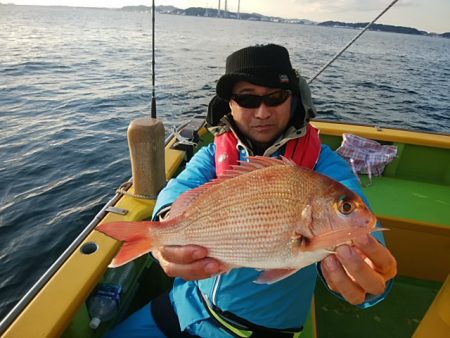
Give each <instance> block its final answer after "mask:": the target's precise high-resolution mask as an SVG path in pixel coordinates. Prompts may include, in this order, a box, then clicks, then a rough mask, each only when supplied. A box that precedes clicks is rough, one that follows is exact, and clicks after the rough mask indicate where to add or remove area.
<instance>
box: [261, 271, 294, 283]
mask: <svg viewBox="0 0 450 338" xmlns="http://www.w3.org/2000/svg"><path fill="white" fill-rule="evenodd" d="M298 270H299V269H272V270H264V271H263V272H262V273H261V274H260V275H259V277H258V279H256V280H255V281H254V283H256V284H273V283H276V282H279V281H280V280H282V279H285V278H287V277H289V276H291V275H293V274H294V273H296V272H297V271H298Z"/></svg>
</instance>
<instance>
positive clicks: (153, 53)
mask: <svg viewBox="0 0 450 338" xmlns="http://www.w3.org/2000/svg"><path fill="white" fill-rule="evenodd" d="M151 117H152V119H155V118H156V99H155V0H153V2H152V108H151Z"/></svg>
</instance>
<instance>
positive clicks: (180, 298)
mask: <svg viewBox="0 0 450 338" xmlns="http://www.w3.org/2000/svg"><path fill="white" fill-rule="evenodd" d="M274 155H277V154H274ZM246 156H247V153H246V151H245V149H241V152H240V157H241V160H243V159H245V158H246ZM314 170H316V171H318V172H320V173H322V174H325V175H327V176H329V177H332V178H333V179H335V180H337V181H339V182H341V183H342V184H344V185H346V186H347V187H348V188H350V189H351V190H353V191H355V192H356V193H358V194H359V195H360V196H362V197H363V199H365V197H364V195H363V192H362V190H361V187H360V185H359V182H358V179H357V178H356V177H355V175H354V174H353V172H352V170H351V168H350V166H349V165H348V164H347V162H345V160H343V159H342V158H341V157H340V156H339V155H338V154H336V153H335V152H334V151H332V150H331V149H330V148H329V147H328V146H326V145H323V146H322V150H321V154H320V157H319V161H318V163H317V165H316V167H315V169H314ZM215 177H216V172H215V145H214V144H210V145H209V146H206V147H203V148H202V149H200V150H199V151H198V152H197V154H196V155H195V156H194V157H193V158H192V159H191V160H190V161H189V163H188V164H187V165H186V169H185V170H184V171H182V172H181V173H180V174H179V175H178V176H177V177H176V178H174V179H172V180H170V181H169V182H168V184H167V186H166V187H165V188H164V189H163V190H162V191H161V193H160V194H159V197H158V200H157V203H156V206H155V211H154V215H157V214H158V213H159V211H160V210H162V209H164V208H165V207H167V206H170V205H171V204H172V203H173V202H174V201H175V200H176V199H177V198H178V196H180V194H182V193H183V192H185V191H187V190H190V189H193V188H196V187H198V186H200V185H202V184H204V183H206V182H208V181H210V180H212V179H214V178H215ZM366 202H367V201H366ZM374 235H375V236H377V237H378V239H379V240H380V241H381V242H383V238H382V234H381V233H380V232H377V233H375V234H374ZM259 274H260V271H257V270H255V269H251V268H239V269H233V270H231V271H230V272H229V273H227V274H224V275H220V276H215V277H212V278H209V279H204V280H199V281H185V280H183V279H180V278H177V279H176V280H175V283H174V287H173V289H172V292H171V300H172V303H173V306H174V309H175V311H176V313H177V314H178V317H179V321H180V326H181V329H182V330H184V329H186V328H188V329H189V331H191V333H197V334H199V335H200V336H202V334H201V333H202V332H199V331H201V322H202V321H203V320H207V319H208V318H209V314H208V312H207V311H206V309H205V308H204V307H203V305H202V302H201V300H200V298H199V295H198V291H197V288H198V289H200V291H201V292H202V293H203V294H204V295H205V296H206V297H207V298H208V299H209V300H210V301H211V302H213V303H214V304H215V305H216V306H218V307H219V308H221V309H222V310H223V311H230V312H232V313H234V314H236V315H238V316H239V317H242V318H245V319H247V320H248V321H250V322H253V323H255V324H258V325H262V326H268V327H271V328H278V329H286V328H299V327H302V326H303V323H304V322H305V320H306V317H307V315H308V312H309V310H310V307H311V301H312V297H313V293H314V288H315V284H316V279H317V275H320V264H313V265H310V266H307V267H305V268H303V269H301V270H299V271H298V272H297V273H295V274H294V275H292V276H290V277H288V278H285V279H283V280H281V281H279V282H277V283H274V284H271V285H268V284H256V283H254V282H253V281H254V280H256V279H257V277H258V275H259ZM388 289H389V288H387V290H388ZM387 292H388V291H386V292H385V294H386V293H387ZM385 294H384V295H381V296H377V297H370V296H369V297H368V298H367V299H366V302H365V303H363V304H361V305H360V307H362V308H365V307H369V306H372V305H374V304H376V303H378V302H379V301H380V300H382V299H383V298H384V297H385Z"/></svg>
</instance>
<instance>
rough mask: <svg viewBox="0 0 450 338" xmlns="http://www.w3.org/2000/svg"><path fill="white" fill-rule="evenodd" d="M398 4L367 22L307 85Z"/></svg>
mask: <svg viewBox="0 0 450 338" xmlns="http://www.w3.org/2000/svg"><path fill="white" fill-rule="evenodd" d="M396 2H398V0H394V1H392V2H391V3H390V4H389V6H387V7H386V8H385V9H384V10H383V11H382V12H381V13H380V14H378V16H377V17H376V18H375V19H373V20H372V21H371V22H369V23H368V24H367V26H366V27H365V28H364V29H363V30H362V31H361V32H359V33H358V34H357V35H356V36H355V37H354V38H353V39H352V40H351V41H350V42H349V43H347V44H346V45H345V46H344V48H342V50H341V51H339V52H338V53H337V54H336V55H335V56H334V57H333V58H332V59H331V60H330V61H329V62H328V63H327V64H326V65H325V66H323V67H322V69H320V70H319V71H318V72H317V73H316V74H315V75H314V76H313V77H312V78H311V79H309V80H308V84H311V82H313V81H314V80H315V79H316V78H317V77H318V76H319V75H320V74H321V73H322V72H323V71H324V70H325V69H327V68H328V66H330V65H331V64H332V63H333V62H334V61H335V60H336V59H337V58H338V57H339V56H341V54H342V53H344V52H345V51H346V50H347V48H348V47H350V46H351V45H352V44H353V43H354V42H355V41H356V40H358V38H359V37H360V36H361V35H363V34H364V32H365V31H366V30H368V29H369V27H370V26H372V24H373V23H374V22H375V21H377V20H378V19H379V18H381V16H382V15H383V14H384V13H386V12H387V11H388V10H389V9H390V8H391V7H392V6H394V5H395V3H396Z"/></svg>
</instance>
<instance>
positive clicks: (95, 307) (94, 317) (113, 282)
mask: <svg viewBox="0 0 450 338" xmlns="http://www.w3.org/2000/svg"><path fill="white" fill-rule="evenodd" d="M134 270H135V264H134V262H130V263H128V264H126V265H124V266H121V267H120V268H113V269H109V270H108V271H107V273H106V274H105V277H104V279H103V282H102V283H101V284H100V285H99V286H97V288H96V289H95V292H94V293H93V294H92V295H91V297H90V298H89V300H88V311H89V314H90V316H91V321H90V323H89V327H90V328H92V329H96V328H98V327H99V326H100V324H101V323H102V322H106V321H108V320H111V319H113V318H114V317H115V316H116V315H117V314H118V312H119V304H120V300H121V297H122V294H123V293H125V292H127V291H128V289H129V287H130V284H131V282H132V280H133V274H134Z"/></svg>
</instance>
